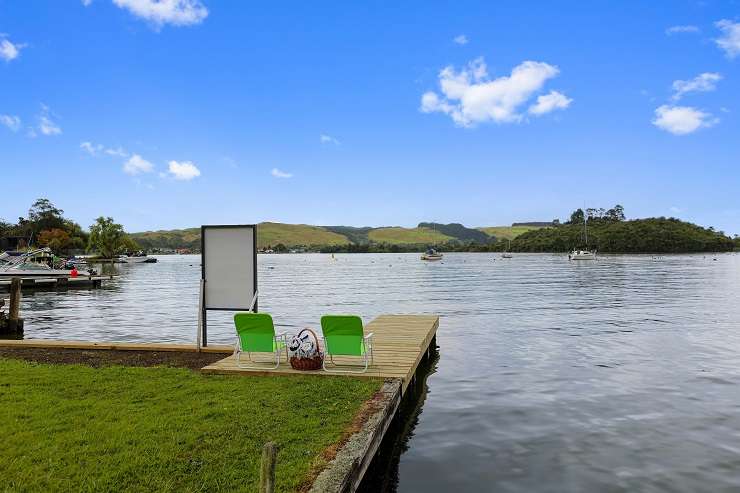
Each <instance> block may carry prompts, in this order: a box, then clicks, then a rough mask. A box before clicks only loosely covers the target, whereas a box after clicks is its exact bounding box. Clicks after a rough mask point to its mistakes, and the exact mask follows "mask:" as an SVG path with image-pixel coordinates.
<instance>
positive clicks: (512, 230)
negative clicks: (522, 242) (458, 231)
mask: <svg viewBox="0 0 740 493" xmlns="http://www.w3.org/2000/svg"><path fill="white" fill-rule="evenodd" d="M478 229H479V230H480V231H483V232H484V233H486V234H487V235H489V236H495V237H496V239H499V240H501V239H504V240H513V239H514V238H516V237H517V236H519V235H521V234H524V233H526V232H527V231H533V230H535V229H540V227H539V226H489V227H485V228H478Z"/></svg>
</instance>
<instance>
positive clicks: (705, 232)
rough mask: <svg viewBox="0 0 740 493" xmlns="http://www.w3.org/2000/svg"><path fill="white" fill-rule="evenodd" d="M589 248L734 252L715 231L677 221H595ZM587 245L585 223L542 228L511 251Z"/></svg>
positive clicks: (517, 240) (515, 243)
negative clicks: (585, 241)
mask: <svg viewBox="0 0 740 493" xmlns="http://www.w3.org/2000/svg"><path fill="white" fill-rule="evenodd" d="M588 239H589V242H588V247H589V248H596V249H597V250H598V251H600V252H603V253H690V252H722V251H731V250H732V249H733V247H734V242H733V240H732V239H731V238H729V237H727V236H725V235H724V234H722V233H718V232H716V231H714V230H713V229H711V228H702V227H701V226H697V225H696V224H692V223H688V222H684V221H681V220H679V219H675V218H664V217H659V218H648V219H633V220H630V221H611V220H604V219H591V220H590V221H589V223H588ZM581 246H585V245H584V235H583V225H582V224H581V223H573V224H563V225H560V226H555V227H552V228H542V229H537V230H533V231H529V232H527V233H524V234H522V235H520V236H517V237H516V238H515V239H514V240H512V242H511V249H512V250H514V251H519V252H567V251H569V250H571V249H572V248H579V247H581Z"/></svg>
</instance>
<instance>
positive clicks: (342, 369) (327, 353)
mask: <svg viewBox="0 0 740 493" xmlns="http://www.w3.org/2000/svg"><path fill="white" fill-rule="evenodd" d="M322 339H323V340H324V362H323V363H322V365H321V366H322V368H323V369H324V371H325V372H327V373H365V372H366V371H367V369H368V368H369V365H372V364H374V359H373V333H372V332H370V333H369V334H368V335H366V336H363V338H362V345H363V346H364V347H365V354H364V358H363V361H364V364H365V366H364V368H362V369H361V370H352V369H350V368H351V367H355V366H354V365H342V366H340V365H337V364H336V363H334V357H333V355H332V354H331V350H330V349H329V345H328V344H327V343H326V338H323V337H322ZM338 356H344V355H338ZM327 357H328V359H329V361H330V362H331V364H332V365H334V367H333V368H331V369H330V368H327V366H326V360H327ZM368 357H369V359H368Z"/></svg>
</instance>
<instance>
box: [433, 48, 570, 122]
mask: <svg viewBox="0 0 740 493" xmlns="http://www.w3.org/2000/svg"><path fill="white" fill-rule="evenodd" d="M559 72H560V71H559V69H558V68H557V67H556V66H554V65H550V64H547V63H544V62H533V61H525V62H522V63H520V64H519V65H517V66H516V67H514V69H513V70H512V71H511V74H510V75H508V76H502V77H499V78H497V79H493V80H490V79H489V78H488V72H487V67H486V63H485V61H484V60H483V58H478V59H476V60H473V61H472V62H470V63H469V64H468V65H467V66H466V67H465V68H463V69H462V70H461V71H460V72H456V71H455V69H454V68H453V67H451V66H448V67H445V68H444V69H443V70H442V71H441V72H440V73H439V86H440V89H441V93H442V94H441V95H439V94H437V93H435V92H432V91H429V92H427V93H425V94H424V95H422V97H421V107H420V108H419V109H420V111H422V112H423V113H432V112H440V113H444V114H446V115H449V116H450V117H451V118H452V120H453V121H454V122H455V124H456V125H459V126H462V127H472V126H474V125H475V124H477V123H482V122H488V121H493V122H496V123H510V122H518V121H521V120H522V118H523V116H522V114H521V113H520V111H519V109H520V107H521V106H522V105H524V104H525V103H526V102H527V101H528V100H529V99H530V98H531V97H532V96H533V95H534V94H535V93H536V92H538V91H540V90H541V89H542V87H543V86H544V85H545V82H547V81H548V80H549V79H551V78H553V77H556V76H557V75H558V73H559Z"/></svg>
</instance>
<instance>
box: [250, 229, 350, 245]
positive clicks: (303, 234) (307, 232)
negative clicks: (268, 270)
mask: <svg viewBox="0 0 740 493" xmlns="http://www.w3.org/2000/svg"><path fill="white" fill-rule="evenodd" d="M257 232H258V233H257V247H258V248H266V247H268V246H275V245H277V244H278V243H282V244H283V245H285V246H287V247H292V246H298V245H301V246H311V245H346V244H347V243H350V241H349V238H347V237H346V236H344V235H341V234H338V233H334V232H332V231H328V230H327V229H325V228H322V227H321V226H309V225H307V224H281V223H260V224H258V225H257Z"/></svg>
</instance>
